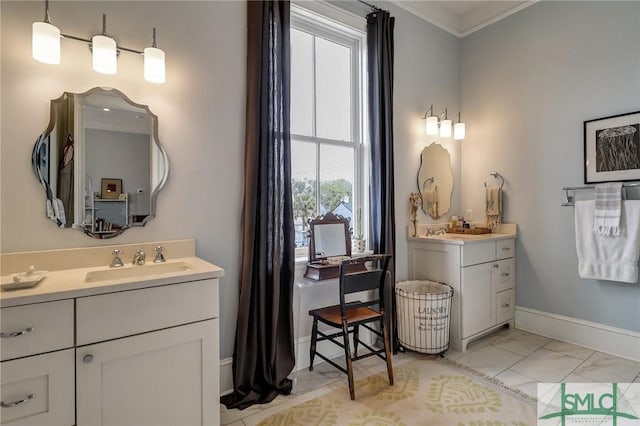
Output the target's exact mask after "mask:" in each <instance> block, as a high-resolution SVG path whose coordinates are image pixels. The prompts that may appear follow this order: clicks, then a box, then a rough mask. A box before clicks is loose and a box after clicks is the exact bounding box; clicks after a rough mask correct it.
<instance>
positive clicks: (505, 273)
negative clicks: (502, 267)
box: [500, 272, 509, 277]
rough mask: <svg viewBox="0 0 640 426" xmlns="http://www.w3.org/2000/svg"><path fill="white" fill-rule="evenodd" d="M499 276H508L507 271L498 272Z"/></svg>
mask: <svg viewBox="0 0 640 426" xmlns="http://www.w3.org/2000/svg"><path fill="white" fill-rule="evenodd" d="M500 276H502V277H508V276H509V273H508V272H503V273H501V274H500Z"/></svg>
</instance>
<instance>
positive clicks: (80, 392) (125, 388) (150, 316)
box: [75, 280, 219, 426]
mask: <svg viewBox="0 0 640 426" xmlns="http://www.w3.org/2000/svg"><path fill="white" fill-rule="evenodd" d="M217 317H218V285H217V280H203V281H194V282H189V283H183V284H177V285H169V286H162V287H154V288H150V289H142V290H133V291H125V292H118V293H111V294H105V295H98V296H90V297H82V298H78V299H76V320H77V337H76V339H77V348H76V356H75V365H76V392H77V396H76V399H77V424H78V426H84V425H154V426H155V425H158V426H159V425H179V424H184V425H214V424H218V423H219V419H218V417H219V414H218V409H217V405H216V404H213V403H212V401H216V398H217V396H218V386H219V385H218V378H217V374H216V370H217V368H218V364H219V361H218V359H219V355H218V319H217Z"/></svg>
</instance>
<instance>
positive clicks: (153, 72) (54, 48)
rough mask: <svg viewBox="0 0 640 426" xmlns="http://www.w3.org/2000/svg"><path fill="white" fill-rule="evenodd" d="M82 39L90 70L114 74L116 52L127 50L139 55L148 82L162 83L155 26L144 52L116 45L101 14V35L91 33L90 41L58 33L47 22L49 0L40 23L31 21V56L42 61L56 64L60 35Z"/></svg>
mask: <svg viewBox="0 0 640 426" xmlns="http://www.w3.org/2000/svg"><path fill="white" fill-rule="evenodd" d="M61 37H62V38H69V39H72V40H77V41H82V42H85V43H87V44H88V45H89V48H90V49H91V52H92V62H93V69H94V70H95V71H97V72H100V73H103V74H115V73H116V72H117V70H118V62H117V55H118V54H119V53H120V52H121V51H123V50H124V51H127V52H131V53H136V54H138V55H143V57H144V78H145V80H147V81H149V82H151V83H164V82H165V77H166V76H165V61H164V52H163V51H162V50H161V49H158V46H157V44H156V29H155V28H154V29H153V44H152V47H147V48H145V49H144V51H140V50H135V49H129V48H127V47H123V46H118V44H117V43H116V41H115V39H114V38H113V37H110V36H109V35H107V17H106V15H102V34H96V35H94V36H93V37H92V38H91V40H89V39H86V38H82V37H77V36H74V35H70V34H62V33H61V32H60V30H59V29H58V28H57V27H56V26H54V25H53V24H51V18H50V16H49V0H45V15H44V21H43V22H34V23H33V32H32V39H31V51H32V56H33V59H35V60H36V61H39V62H44V63H45V64H59V63H60V38H61Z"/></svg>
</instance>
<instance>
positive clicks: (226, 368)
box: [220, 357, 233, 396]
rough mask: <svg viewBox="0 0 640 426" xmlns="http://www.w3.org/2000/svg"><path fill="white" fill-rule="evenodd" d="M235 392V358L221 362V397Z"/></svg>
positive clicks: (224, 359)
mask: <svg viewBox="0 0 640 426" xmlns="http://www.w3.org/2000/svg"><path fill="white" fill-rule="evenodd" d="M231 392H233V357H229V358H223V359H221V360H220V396H222V395H227V394H230V393H231Z"/></svg>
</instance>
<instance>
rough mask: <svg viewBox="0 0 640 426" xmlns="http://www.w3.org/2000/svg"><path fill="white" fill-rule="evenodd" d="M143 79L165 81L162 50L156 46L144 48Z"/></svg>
mask: <svg viewBox="0 0 640 426" xmlns="http://www.w3.org/2000/svg"><path fill="white" fill-rule="evenodd" d="M144 79H145V80H147V81H148V82H151V83H164V82H165V66H164V51H163V50H161V49H158V48H157V47H147V48H145V49H144Z"/></svg>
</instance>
